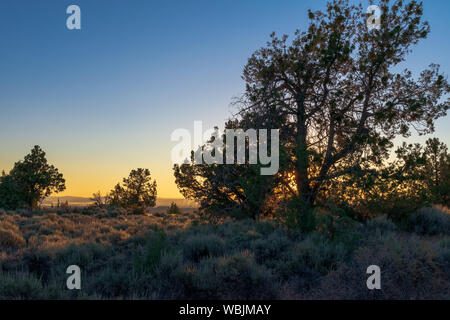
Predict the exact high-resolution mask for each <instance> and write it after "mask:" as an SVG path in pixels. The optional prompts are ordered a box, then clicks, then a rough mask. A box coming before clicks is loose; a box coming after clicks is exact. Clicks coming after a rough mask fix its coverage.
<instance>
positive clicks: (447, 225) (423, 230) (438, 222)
mask: <svg viewBox="0 0 450 320" xmlns="http://www.w3.org/2000/svg"><path fill="white" fill-rule="evenodd" d="M406 226H407V229H408V231H412V232H416V233H418V234H423V235H431V236H434V235H450V214H448V213H444V212H442V211H441V210H438V209H435V208H423V209H421V210H419V211H417V212H415V213H413V214H412V215H411V216H410V217H408V219H407V221H406Z"/></svg>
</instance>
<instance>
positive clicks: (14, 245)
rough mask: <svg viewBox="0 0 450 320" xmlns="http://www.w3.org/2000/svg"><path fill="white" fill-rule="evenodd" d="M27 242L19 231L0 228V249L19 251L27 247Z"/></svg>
mask: <svg viewBox="0 0 450 320" xmlns="http://www.w3.org/2000/svg"><path fill="white" fill-rule="evenodd" d="M25 245H26V242H25V239H24V238H23V237H22V235H21V234H19V233H17V231H13V230H9V229H3V228H0V249H1V250H5V249H18V248H23V247H25Z"/></svg>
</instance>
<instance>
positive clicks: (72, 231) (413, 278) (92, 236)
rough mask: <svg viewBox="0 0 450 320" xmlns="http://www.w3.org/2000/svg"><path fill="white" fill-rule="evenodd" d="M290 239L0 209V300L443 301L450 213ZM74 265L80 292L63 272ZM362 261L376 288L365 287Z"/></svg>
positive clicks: (448, 276)
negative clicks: (376, 269)
mask: <svg viewBox="0 0 450 320" xmlns="http://www.w3.org/2000/svg"><path fill="white" fill-rule="evenodd" d="M342 228H343V229H342V230H340V229H338V230H335V231H336V232H335V233H334V237H333V238H331V237H330V234H329V233H327V232H314V233H312V234H308V235H306V234H301V233H299V232H293V231H288V230H285V229H284V228H282V227H280V226H277V225H276V224H275V223H274V222H271V221H264V222H261V221H260V222H255V221H238V222H232V221H230V222H225V223H223V224H220V225H217V226H212V225H205V224H202V223H199V221H198V219H197V218H196V217H195V216H192V215H191V214H189V213H185V214H182V215H179V216H168V215H165V214H154V215H152V216H123V215H121V212H119V211H117V210H110V211H107V210H99V211H95V212H92V211H86V212H80V211H78V212H70V213H48V212H47V213H46V212H41V213H35V214H34V215H32V214H29V213H26V212H4V211H1V210H0V248H1V253H0V263H1V266H0V299H123V298H126V299H432V298H438V299H450V272H449V270H450V215H449V214H448V212H446V211H445V210H443V209H440V210H439V209H423V210H421V211H419V212H417V213H416V214H414V215H413V216H411V217H410V218H409V220H408V221H406V222H405V223H404V224H402V225H401V226H397V225H396V224H394V223H393V222H391V221H389V220H387V219H385V218H382V217H379V218H376V219H374V220H371V221H369V222H367V223H366V224H364V225H362V224H357V223H355V224H352V225H346V226H344V227H342ZM73 264H75V265H78V266H80V268H81V272H82V274H81V282H82V289H81V290H68V289H67V288H66V279H67V277H68V276H69V275H67V274H66V268H67V267H68V266H69V265H73ZM369 265H378V266H380V268H381V274H382V276H381V279H382V280H381V286H382V289H381V290H368V289H367V286H366V280H367V278H368V276H369V275H367V274H366V269H367V267H368V266H369Z"/></svg>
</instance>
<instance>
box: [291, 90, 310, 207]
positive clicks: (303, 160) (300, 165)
mask: <svg viewBox="0 0 450 320" xmlns="http://www.w3.org/2000/svg"><path fill="white" fill-rule="evenodd" d="M303 102H304V100H303V95H302V94H299V95H298V98H297V154H296V158H297V159H296V165H295V167H296V183H297V191H298V196H299V198H300V199H301V200H302V201H304V203H305V204H306V205H307V206H311V205H312V204H313V203H312V202H313V201H314V199H313V195H312V192H311V186H310V181H309V177H308V167H309V157H308V147H307V144H306V141H307V140H306V136H307V128H306V121H305V120H306V119H305V108H304V104H303Z"/></svg>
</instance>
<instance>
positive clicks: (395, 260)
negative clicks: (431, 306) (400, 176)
mask: <svg viewBox="0 0 450 320" xmlns="http://www.w3.org/2000/svg"><path fill="white" fill-rule="evenodd" d="M437 250H438V248H436V247H435V246H434V245H433V244H432V243H428V242H426V241H424V240H421V239H418V238H415V237H409V238H406V239H404V238H402V237H399V236H396V235H395V234H393V235H389V236H385V237H384V238H383V239H382V241H381V242H380V243H378V244H375V245H373V246H367V247H361V248H359V249H357V250H356V252H355V255H354V259H352V260H351V261H349V262H348V263H347V264H341V265H340V266H339V268H338V269H337V270H336V271H333V272H331V273H330V274H328V275H326V276H325V278H324V279H323V281H322V282H321V285H320V286H319V287H318V288H317V290H315V291H314V294H313V295H312V297H311V298H318V299H330V298H332V299H408V300H410V299H425V298H426V299H433V298H434V299H436V298H441V299H442V298H443V297H445V296H446V295H448V292H449V291H448V290H449V289H450V287H449V282H448V279H447V280H446V279H445V274H444V272H443V271H444V269H443V268H442V269H440V265H439V264H438V263H437V260H436V258H435V254H436V252H438V251H437ZM370 265H377V266H379V267H380V269H381V275H382V278H381V290H368V289H367V286H366V280H367V278H368V275H367V274H366V270H367V267H368V266H370Z"/></svg>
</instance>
